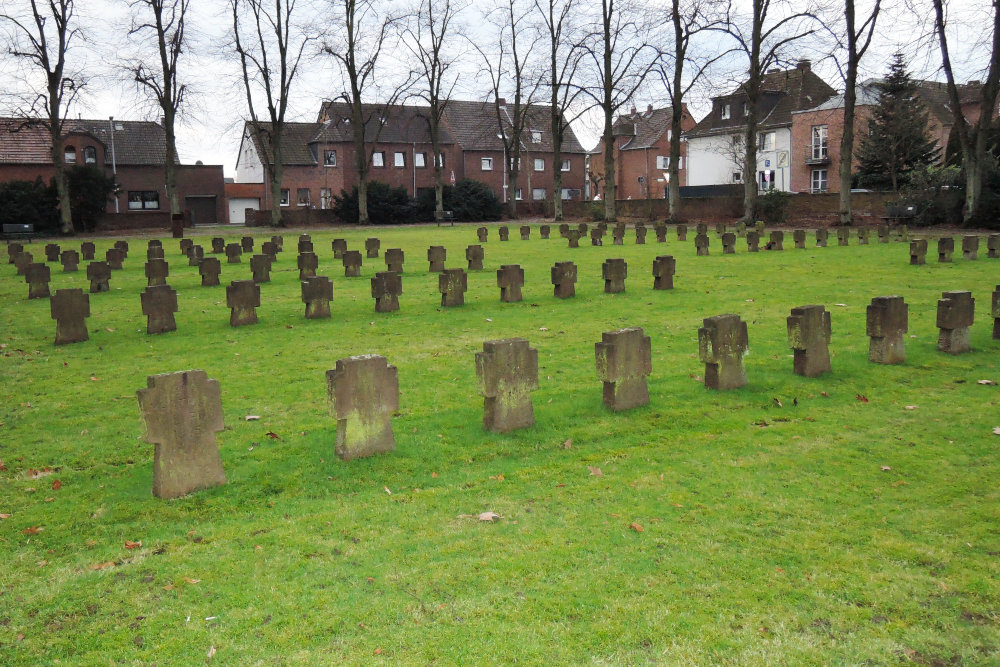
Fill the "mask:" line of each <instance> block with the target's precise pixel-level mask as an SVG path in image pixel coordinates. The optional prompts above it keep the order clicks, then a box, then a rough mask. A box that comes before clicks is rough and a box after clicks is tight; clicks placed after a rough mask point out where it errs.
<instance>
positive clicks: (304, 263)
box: [297, 252, 319, 280]
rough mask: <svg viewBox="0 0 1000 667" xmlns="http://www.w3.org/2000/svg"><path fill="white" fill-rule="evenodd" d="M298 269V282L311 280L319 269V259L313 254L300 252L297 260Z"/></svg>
mask: <svg viewBox="0 0 1000 667" xmlns="http://www.w3.org/2000/svg"><path fill="white" fill-rule="evenodd" d="M297 264H298V267H299V280H305V279H306V278H312V277H313V276H315V275H316V269H318V268H319V257H317V256H316V253H314V252H300V253H299V257H298V260H297Z"/></svg>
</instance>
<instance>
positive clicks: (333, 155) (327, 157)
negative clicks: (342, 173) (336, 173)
mask: <svg viewBox="0 0 1000 667" xmlns="http://www.w3.org/2000/svg"><path fill="white" fill-rule="evenodd" d="M323 166H324V167H336V166H337V151H332V150H324V151H323Z"/></svg>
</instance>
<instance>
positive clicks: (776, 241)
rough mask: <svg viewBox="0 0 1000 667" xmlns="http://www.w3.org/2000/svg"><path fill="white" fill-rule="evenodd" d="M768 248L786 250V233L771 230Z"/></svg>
mask: <svg viewBox="0 0 1000 667" xmlns="http://www.w3.org/2000/svg"><path fill="white" fill-rule="evenodd" d="M767 249H768V250H784V249H785V233H784V232H780V231H774V232H771V235H770V237H769V238H768V242H767Z"/></svg>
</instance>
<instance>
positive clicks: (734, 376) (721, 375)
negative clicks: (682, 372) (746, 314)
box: [698, 314, 750, 389]
mask: <svg viewBox="0 0 1000 667" xmlns="http://www.w3.org/2000/svg"><path fill="white" fill-rule="evenodd" d="M703 324H704V326H702V327H701V328H700V329H698V356H699V358H700V359H701V360H702V362H704V364H705V386H706V387H708V388H709V389H738V388H739V387H743V386H745V385H746V383H747V372H746V368H745V367H744V366H743V357H745V356H746V354H747V350H749V348H750V339H749V335H748V333H747V323H746V322H744V321H743V320H741V319H740V316H739V315H733V314H726V315H716V316H714V317H706V318H705V320H704V321H703Z"/></svg>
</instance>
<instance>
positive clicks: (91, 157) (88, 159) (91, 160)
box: [83, 146, 97, 164]
mask: <svg viewBox="0 0 1000 667" xmlns="http://www.w3.org/2000/svg"><path fill="white" fill-rule="evenodd" d="M83 163H84V164H97V149H96V148H94V147H93V146H87V147H86V148H84V149H83Z"/></svg>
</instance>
